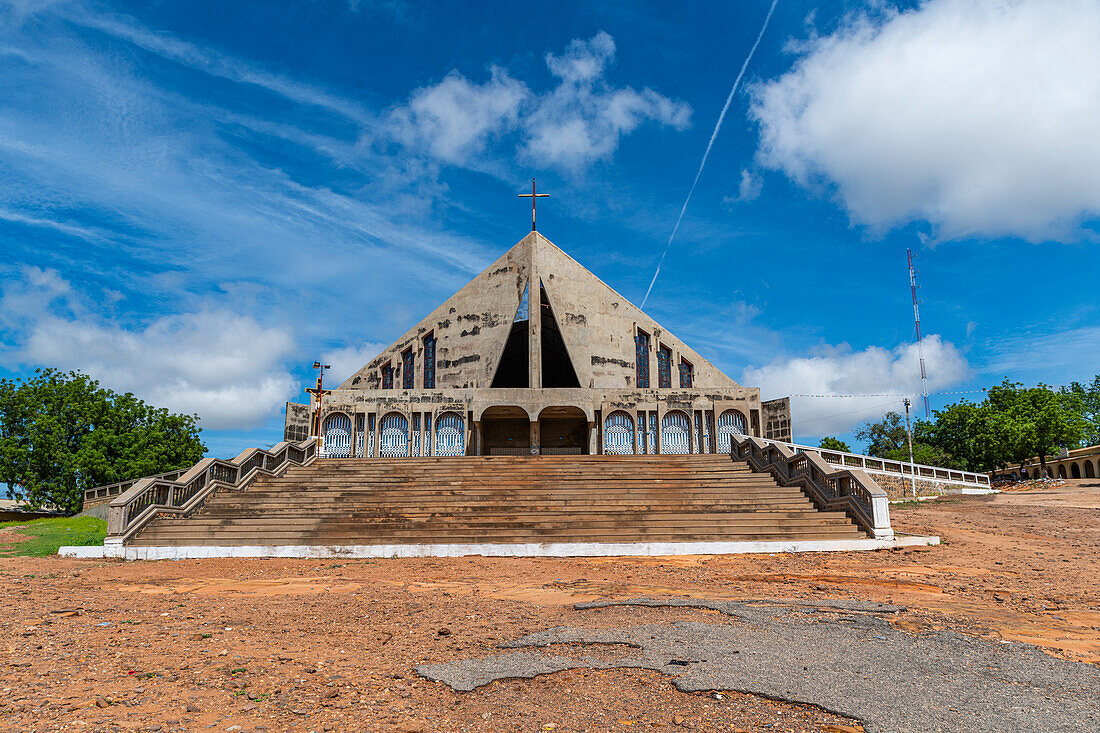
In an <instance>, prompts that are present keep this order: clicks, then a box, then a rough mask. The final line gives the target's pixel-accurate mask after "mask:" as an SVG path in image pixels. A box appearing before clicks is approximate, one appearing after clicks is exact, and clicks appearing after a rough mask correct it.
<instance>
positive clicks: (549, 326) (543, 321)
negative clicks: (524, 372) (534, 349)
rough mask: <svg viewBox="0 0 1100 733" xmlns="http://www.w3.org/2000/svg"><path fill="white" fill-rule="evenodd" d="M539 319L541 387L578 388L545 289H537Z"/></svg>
mask: <svg viewBox="0 0 1100 733" xmlns="http://www.w3.org/2000/svg"><path fill="white" fill-rule="evenodd" d="M539 292H540V306H541V307H540V308H539V319H540V325H541V327H542V386H543V387H580V386H581V383H580V381H579V380H578V379H577V372H576V370H575V369H573V362H572V360H570V358H569V351H568V350H567V349H566V348H565V341H564V340H563V339H562V337H561V331H559V330H558V322H557V320H555V318H554V310H553V308H551V307H550V298H549V297H547V295H546V288H544V287H541V286H540V287H539Z"/></svg>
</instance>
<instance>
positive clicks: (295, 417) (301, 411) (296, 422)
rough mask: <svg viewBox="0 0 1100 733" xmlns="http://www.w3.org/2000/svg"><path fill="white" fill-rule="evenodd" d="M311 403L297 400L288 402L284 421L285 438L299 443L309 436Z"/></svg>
mask: <svg viewBox="0 0 1100 733" xmlns="http://www.w3.org/2000/svg"><path fill="white" fill-rule="evenodd" d="M309 419H310V410H309V405H300V404H298V403H296V402H288V403H286V418H285V419H284V421H283V440H285V441H288V442H291V443H297V442H299V441H302V440H305V439H306V438H308V437H309V433H310V424H309Z"/></svg>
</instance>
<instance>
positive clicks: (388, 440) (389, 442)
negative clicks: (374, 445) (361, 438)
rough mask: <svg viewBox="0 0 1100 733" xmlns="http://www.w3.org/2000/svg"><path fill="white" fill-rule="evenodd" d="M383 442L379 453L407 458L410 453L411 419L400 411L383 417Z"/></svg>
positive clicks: (390, 456)
mask: <svg viewBox="0 0 1100 733" xmlns="http://www.w3.org/2000/svg"><path fill="white" fill-rule="evenodd" d="M379 432H380V433H381V442H380V443H379V444H378V448H379V451H378V454H379V455H380V456H382V457H383V458H405V457H407V456H408V455H409V421H408V419H407V418H406V417H405V416H404V415H402V414H401V413H398V412H391V413H389V414H388V415H386V416H385V417H383V418H382V429H381V430H380V431H379Z"/></svg>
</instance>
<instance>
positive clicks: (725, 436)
mask: <svg viewBox="0 0 1100 733" xmlns="http://www.w3.org/2000/svg"><path fill="white" fill-rule="evenodd" d="M746 431H747V428H746V426H745V416H744V415H742V414H741V413H740V412H738V411H737V410H726V411H725V412H723V413H722V414H721V415H719V416H718V452H719V453H725V454H727V455H728V454H729V452H730V448H731V447H732V445H733V441H732V440H730V438H731V437H732V436H734V435H745V434H746Z"/></svg>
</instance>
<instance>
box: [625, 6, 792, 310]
mask: <svg viewBox="0 0 1100 733" xmlns="http://www.w3.org/2000/svg"><path fill="white" fill-rule="evenodd" d="M778 4H779V0H772V6H771V7H770V8H769V9H768V15H767V17H766V18H764V25H762V26H761V27H760V32H759V33H758V34H756V42H755V43H753V44H752V48H751V49H750V50H749V55H748V56H746V57H745V63H743V64H741V71H740V72H739V73H738V74H737V78H736V79H735V80H734V82H733V89H730V95H729V96H728V97H726V104H725V106H724V107H722V114H720V115H718V124H716V125H715V126H714V132H712V133H711V134H710V142H708V143H707V149H706V151H705V152H704V153H703V160H702V162H701V163H699V171H698V172H697V173H696V174H695V180H694V181H692V182H691V190H689V191H688V195H687V198H686V199H684V205H683V206H682V207H680V215H679V216H678V217H676V226H674V227H672V234H670V235H669V237H668V244H666V245H665V251H664V252H662V253H661V259H660V260H658V262H657V269H656V270H655V271H654V272H653V279H652V280H650V281H649V288H648V289H647V290H646V291H645V297H644V298H642V308H645V302H646V301H647V300H649V294H650V293H651V292H652V291H653V283H655V282H657V276H658V275H660V274H661V265H663V264H664V263H665V256H667V255H668V249H669V247H671V246H672V238H673V237H675V236H676V230H677V229H679V228H680V222H681V221H682V220H683V218H684V212H685V211H687V207H688V202H689V201H691V195H692V194H693V193H695V187H696V186H697V185H699V176H701V175H703V166H705V165H706V164H707V156H709V155H710V149H711V148H712V147H713V146H714V139H715V138H716V137H718V131H719V130H721V129H722V121H723V120H725V119H726V110H728V109H729V108H730V102H732V101H733V95H734V94H736V93H737V87H739V86H741V77H743V76H744V75H745V69H747V68H749V62H750V61H752V55H753V54H754V53H756V47H757V46H759V45H760V39H761V38H763V37H764V31H766V30H767V29H768V22H769V21H770V20H771V19H772V13H774V12H775V6H776V5H778Z"/></svg>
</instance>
